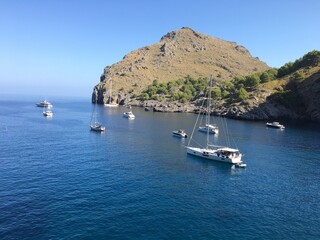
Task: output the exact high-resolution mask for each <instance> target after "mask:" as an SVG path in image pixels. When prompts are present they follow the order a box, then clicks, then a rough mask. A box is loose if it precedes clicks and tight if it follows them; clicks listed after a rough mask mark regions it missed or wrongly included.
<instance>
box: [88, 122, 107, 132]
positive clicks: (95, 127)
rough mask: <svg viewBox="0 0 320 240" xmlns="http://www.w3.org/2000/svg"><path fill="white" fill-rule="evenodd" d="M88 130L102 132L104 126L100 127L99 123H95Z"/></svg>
mask: <svg viewBox="0 0 320 240" xmlns="http://www.w3.org/2000/svg"><path fill="white" fill-rule="evenodd" d="M90 128H91V130H92V131H97V132H104V131H105V130H106V127H105V126H102V125H101V123H99V122H95V123H94V124H92V125H90Z"/></svg>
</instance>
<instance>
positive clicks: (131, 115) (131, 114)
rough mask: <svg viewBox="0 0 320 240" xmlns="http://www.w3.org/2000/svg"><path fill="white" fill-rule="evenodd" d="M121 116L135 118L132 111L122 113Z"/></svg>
mask: <svg viewBox="0 0 320 240" xmlns="http://www.w3.org/2000/svg"><path fill="white" fill-rule="evenodd" d="M123 117H125V118H128V119H135V116H134V114H133V113H132V111H129V112H125V113H123Z"/></svg>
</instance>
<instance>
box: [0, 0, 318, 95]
mask: <svg viewBox="0 0 320 240" xmlns="http://www.w3.org/2000/svg"><path fill="white" fill-rule="evenodd" d="M319 12H320V1H319V0H304V1H302V0H268V1H267V0H265V1H263V0H223V1H222V0H220V1H219V0H195V1H188V0H178V1H174V0H162V1H152V0H148V1H147V0H145V1H143V0H114V1H108V0H104V1H103V0H86V1H84V0H28V1H23V0H0V31H1V35H0V36H1V37H0V66H1V71H0V94H3V93H10V94H11V93H12V94H17V93H18V94H20V93H23V94H37V95H43V96H50V95H61V96H64V95H71V96H83V97H88V99H90V96H91V92H92V89H93V87H94V85H95V84H97V83H98V82H99V77H100V75H101V74H102V72H103V68H104V67H105V66H107V65H111V64H113V63H116V62H118V61H120V60H121V59H122V57H123V56H124V55H125V54H127V53H129V52H131V51H132V50H134V49H137V48H140V47H143V46H147V45H150V44H153V43H156V42H158V41H159V40H160V38H161V37H162V36H163V35H164V34H166V33H167V32H170V31H172V30H177V29H180V28H181V27H191V28H193V29H194V30H196V31H199V32H202V33H204V34H207V35H210V36H213V37H218V38H221V39H223V40H228V41H233V42H237V43H238V44H240V45H243V46H245V47H246V48H247V49H248V50H249V51H250V53H251V54H252V55H253V56H254V57H259V58H260V60H262V61H264V62H266V63H267V64H268V65H269V66H271V67H280V66H282V65H283V64H284V63H286V62H289V61H294V60H296V59H297V58H300V57H302V56H303V55H304V54H306V53H307V52H309V51H311V50H315V49H316V50H319V49H320V28H319V26H320V14H319Z"/></svg>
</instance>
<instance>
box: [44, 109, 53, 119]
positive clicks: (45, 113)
mask: <svg viewBox="0 0 320 240" xmlns="http://www.w3.org/2000/svg"><path fill="white" fill-rule="evenodd" d="M43 116H45V117H52V116H53V112H52V111H51V110H49V109H46V110H45V111H43Z"/></svg>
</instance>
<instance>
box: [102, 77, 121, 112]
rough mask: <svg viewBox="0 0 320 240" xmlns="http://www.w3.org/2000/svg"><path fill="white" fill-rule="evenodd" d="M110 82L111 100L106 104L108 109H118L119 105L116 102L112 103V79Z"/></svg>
mask: <svg viewBox="0 0 320 240" xmlns="http://www.w3.org/2000/svg"><path fill="white" fill-rule="evenodd" d="M109 81H110V91H109V99H108V102H107V103H105V104H104V106H106V107H118V106H119V104H118V103H116V102H112V79H110V80H109Z"/></svg>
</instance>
